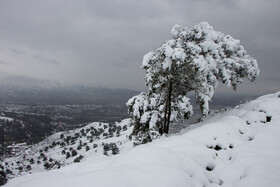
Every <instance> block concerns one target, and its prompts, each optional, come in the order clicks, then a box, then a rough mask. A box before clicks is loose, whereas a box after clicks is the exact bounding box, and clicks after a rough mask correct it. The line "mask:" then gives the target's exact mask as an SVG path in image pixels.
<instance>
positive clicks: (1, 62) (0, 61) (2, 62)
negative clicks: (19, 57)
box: [0, 60, 9, 64]
mask: <svg viewBox="0 0 280 187" xmlns="http://www.w3.org/2000/svg"><path fill="white" fill-rule="evenodd" d="M0 64H9V63H8V62H4V61H2V60H0Z"/></svg>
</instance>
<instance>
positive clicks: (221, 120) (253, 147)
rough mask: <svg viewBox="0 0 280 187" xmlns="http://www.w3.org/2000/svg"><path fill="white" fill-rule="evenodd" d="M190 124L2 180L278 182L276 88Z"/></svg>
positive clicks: (279, 97)
mask: <svg viewBox="0 0 280 187" xmlns="http://www.w3.org/2000/svg"><path fill="white" fill-rule="evenodd" d="M194 126H195V127H194ZM194 126H193V127H190V128H189V129H186V130H184V132H181V134H179V135H174V136H171V137H167V138H162V139H160V140H157V141H154V142H153V143H150V144H147V145H142V146H138V147H136V148H134V149H132V150H129V151H126V152H123V153H122V154H120V155H117V156H114V157H109V158H101V159H99V160H97V159H95V158H93V157H91V158H88V159H87V160H86V161H84V162H82V163H80V164H72V165H69V166H67V167H64V168H62V169H60V170H53V171H49V172H45V173H37V174H32V175H27V176H23V177H18V178H15V179H13V180H11V181H9V182H8V183H7V185H6V186H8V187H16V186H22V187H25V186H26V187H37V186H40V187H44V186H67V187H71V186H73V187H74V186H153V187H154V186H160V187H162V186H172V187H173V186H198V187H201V186H205V187H206V186H238V187H242V186H244V187H248V186H254V187H258V186H265V187H266V186H270V187H272V186H280V178H279V176H280V162H279V158H280V136H279V134H280V92H278V93H276V94H271V95H266V96H263V97H260V98H258V99H256V100H254V101H251V102H249V103H246V104H244V105H241V106H239V107H236V108H235V109H233V110H231V111H227V112H224V113H222V114H217V115H215V116H213V117H211V118H209V119H208V120H206V121H205V122H203V123H199V124H195V125H194Z"/></svg>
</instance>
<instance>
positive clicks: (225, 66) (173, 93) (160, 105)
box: [127, 22, 259, 140]
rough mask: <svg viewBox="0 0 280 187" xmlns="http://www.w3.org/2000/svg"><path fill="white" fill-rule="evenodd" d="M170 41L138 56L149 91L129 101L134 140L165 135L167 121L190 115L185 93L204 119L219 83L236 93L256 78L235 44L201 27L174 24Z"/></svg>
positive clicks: (253, 68)
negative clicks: (140, 137) (141, 59)
mask: <svg viewBox="0 0 280 187" xmlns="http://www.w3.org/2000/svg"><path fill="white" fill-rule="evenodd" d="M171 36H172V39H170V40H167V41H165V42H164V43H163V44H162V45H161V47H160V48H158V49H157V50H156V52H149V53H147V54H146V55H145V56H144V57H143V62H142V68H143V69H144V70H145V71H146V76H145V81H146V86H147V87H148V92H147V93H146V92H143V93H141V94H139V95H137V96H134V97H132V98H131V99H129V100H128V102H127V106H128V107H129V113H130V114H131V115H132V117H133V123H134V125H135V128H134V131H133V135H141V136H142V139H146V140H147V139H149V138H151V132H157V133H159V134H160V135H162V134H163V133H168V132H169V124H170V122H173V121H174V120H176V121H181V120H183V119H184V118H189V117H190V116H191V115H192V114H193V110H192V109H193V107H192V105H191V104H190V99H189V97H188V94H190V92H193V93H195V99H196V102H197V103H198V104H199V105H200V108H201V112H202V115H203V116H206V115H207V114H208V111H209V106H208V103H209V101H210V100H211V98H212V96H213V94H214V90H215V89H216V88H217V86H218V82H221V83H223V84H226V85H227V86H229V87H232V88H233V90H236V88H237V85H238V84H240V83H242V82H243V79H244V78H246V79H248V80H249V81H251V82H253V81H254V80H255V79H256V77H257V76H258V75H259V69H258V65H257V61H256V60H255V59H253V58H251V57H250V56H249V55H247V52H246V51H245V50H244V47H243V46H242V45H240V41H239V40H236V39H234V38H232V37H231V36H230V35H225V34H223V33H221V32H217V31H215V30H214V29H213V27H212V26H210V25H209V24H208V23H206V22H202V23H199V24H198V25H196V26H195V27H194V28H190V29H188V28H186V27H184V28H182V27H181V26H179V25H175V26H174V27H173V28H172V30H171Z"/></svg>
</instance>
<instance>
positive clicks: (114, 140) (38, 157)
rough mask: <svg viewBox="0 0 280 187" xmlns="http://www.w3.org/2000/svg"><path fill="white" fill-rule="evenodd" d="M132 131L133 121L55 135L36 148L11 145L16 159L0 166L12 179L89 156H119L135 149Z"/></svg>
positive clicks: (95, 126)
mask: <svg viewBox="0 0 280 187" xmlns="http://www.w3.org/2000/svg"><path fill="white" fill-rule="evenodd" d="M132 128H133V127H131V126H130V119H126V120H123V121H121V122H116V123H99V122H95V123H91V124H89V125H87V126H85V127H82V128H78V129H76V130H72V131H65V132H59V133H56V134H53V135H52V136H49V137H48V138H46V139H45V140H44V141H42V142H40V143H39V144H36V145H33V146H18V145H15V146H9V147H11V148H12V151H13V152H15V156H13V157H10V158H6V159H4V161H3V162H2V163H1V161H0V167H1V168H3V170H4V171H5V172H6V174H7V178H8V179H12V178H14V177H18V176H22V175H26V174H31V173H37V172H42V171H46V170H52V169H60V168H61V167H63V166H66V165H69V164H72V163H76V162H80V161H83V160H85V159H86V158H88V157H94V158H96V159H99V158H103V157H107V156H111V155H115V154H119V152H122V151H123V150H125V149H128V148H129V149H131V148H132V147H133V143H132V142H131V141H129V138H128V137H129V135H130V134H131V131H132ZM0 184H1V183H0Z"/></svg>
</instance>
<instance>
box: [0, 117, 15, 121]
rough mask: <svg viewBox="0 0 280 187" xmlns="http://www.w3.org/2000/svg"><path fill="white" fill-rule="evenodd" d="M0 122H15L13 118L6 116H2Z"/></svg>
mask: <svg viewBox="0 0 280 187" xmlns="http://www.w3.org/2000/svg"><path fill="white" fill-rule="evenodd" d="M0 120H5V121H13V120H14V119H13V118H8V117H4V116H0Z"/></svg>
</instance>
